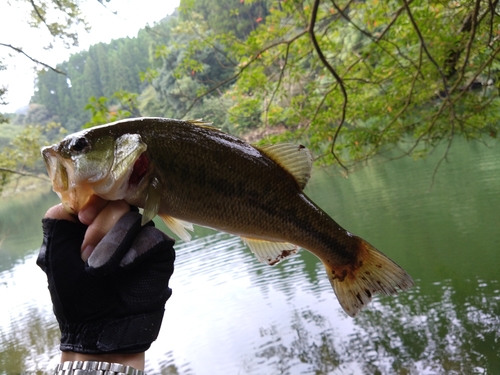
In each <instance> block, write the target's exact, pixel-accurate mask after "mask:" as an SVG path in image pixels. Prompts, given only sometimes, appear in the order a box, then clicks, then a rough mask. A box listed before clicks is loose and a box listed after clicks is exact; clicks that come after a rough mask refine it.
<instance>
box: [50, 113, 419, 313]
mask: <svg viewBox="0 0 500 375" xmlns="http://www.w3.org/2000/svg"><path fill="white" fill-rule="evenodd" d="M42 155H43V158H44V160H45V163H46V166H47V171H48V174H49V177H50V178H51V180H52V184H53V189H54V191H55V192H56V193H57V194H58V195H59V196H60V198H61V201H62V203H63V204H64V206H65V207H66V209H67V210H68V211H69V212H74V213H76V212H78V211H79V210H80V209H81V208H82V207H83V206H84V205H85V203H86V202H87V201H88V199H89V198H90V197H91V195H93V194H96V195H98V196H100V197H102V198H104V199H108V200H118V199H124V200H125V201H127V202H128V203H129V204H131V205H135V206H138V207H141V208H143V209H144V213H143V215H144V216H143V220H144V222H147V221H149V220H150V219H152V218H153V217H154V216H155V215H159V216H160V217H161V218H162V219H163V221H164V222H165V224H166V225H167V226H168V227H169V228H170V229H171V230H172V231H173V232H174V233H175V234H177V235H178V236H179V237H180V238H182V239H184V240H189V239H190V235H189V232H188V230H191V229H192V224H193V223H194V224H197V225H202V226H207V227H211V228H214V229H217V230H220V231H224V232H228V233H231V234H234V235H237V236H240V237H241V238H242V239H243V240H244V242H245V243H246V244H247V245H248V246H249V248H250V249H251V250H252V252H253V253H254V254H255V255H256V256H257V258H258V259H259V260H260V261H261V262H264V263H268V264H270V265H273V264H276V263H277V262H279V261H281V260H282V259H284V258H286V257H288V256H290V255H292V254H294V253H296V252H297V251H298V249H299V248H304V249H306V250H308V251H310V252H312V253H313V254H315V255H316V256H317V257H318V258H319V259H320V260H321V261H322V262H323V264H324V266H325V269H326V273H327V276H328V279H329V280H330V282H331V284H332V287H333V290H334V291H335V294H336V295H337V298H338V300H339V302H340V304H341V306H342V308H343V309H344V311H345V312H346V313H347V314H348V315H350V316H355V315H356V314H357V313H358V312H359V310H360V309H361V308H363V307H364V306H366V305H367V304H368V303H369V302H370V301H371V299H372V296H373V295H374V294H376V293H382V294H386V295H389V294H395V293H397V292H398V290H405V289H407V288H409V287H411V286H412V285H413V280H412V278H411V277H410V276H409V275H408V274H407V273H406V272H405V271H404V270H403V269H402V268H401V267H399V266H398V265H397V264H396V263H394V262H393V261H392V260H390V259H389V258H388V257H386V256H385V255H384V254H382V253H381V252H380V251H378V250H377V249H375V248H374V247H373V246H372V245H370V244H369V243H368V242H366V241H365V240H363V239H361V238H359V237H357V236H355V235H353V234H352V233H350V232H348V231H347V230H345V229H343V228H342V227H341V226H340V225H339V224H337V223H336V222H335V221H334V220H333V219H332V218H331V217H330V216H328V215H327V214H326V213H325V212H324V211H323V210H321V208H319V207H318V206H317V205H316V204H314V202H312V201H311V200H310V199H309V198H308V197H307V196H306V195H305V194H304V192H303V189H304V187H305V186H306V184H307V181H308V179H309V177H310V172H311V167H312V155H311V153H310V152H309V151H308V150H307V149H306V148H305V147H303V146H297V145H292V144H280V145H273V146H265V147H255V146H252V145H250V144H248V143H247V142H244V141H242V140H240V139H239V138H236V137H234V136H231V135H229V134H226V133H224V132H222V131H220V130H217V129H216V128H214V127H212V126H210V125H209V124H205V123H202V122H200V121H181V120H172V119H163V118H139V119H127V120H122V121H118V122H115V123H111V124H107V125H103V126H98V127H95V128H91V129H88V130H83V131H80V132H78V133H74V134H71V135H69V136H67V137H65V138H64V139H63V140H62V141H61V142H59V143H58V144H55V145H52V146H49V147H45V148H44V149H43V150H42Z"/></svg>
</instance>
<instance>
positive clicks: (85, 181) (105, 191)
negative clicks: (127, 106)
mask: <svg viewBox="0 0 500 375" xmlns="http://www.w3.org/2000/svg"><path fill="white" fill-rule="evenodd" d="M88 134H89V133H87V134H86V133H76V134H75V135H72V136H71V137H67V138H65V139H63V140H62V141H61V142H60V143H58V144H55V145H52V146H48V147H45V148H43V149H42V156H43V159H44V161H45V166H46V168H47V172H48V175H49V177H50V179H51V181H52V186H53V190H54V192H56V193H57V195H58V196H59V198H60V199H61V202H62V204H63V206H64V207H65V209H66V211H67V212H69V213H71V214H76V213H78V212H79V211H80V210H81V209H82V208H83V207H84V206H85V204H86V203H87V202H88V200H89V199H90V197H91V196H92V195H98V196H100V197H101V198H104V199H106V200H119V199H124V198H125V196H126V194H127V191H128V189H129V181H130V179H131V177H132V176H133V174H134V172H135V168H134V165H135V163H136V161H137V160H139V159H141V163H142V164H144V161H143V160H144V158H145V157H143V158H141V155H143V154H144V153H145V151H146V149H147V146H146V144H145V143H144V142H142V140H141V137H140V136H139V135H138V134H124V135H122V136H120V137H118V138H117V139H110V138H109V137H108V139H103V138H100V139H97V140H92V139H91V137H90V136H88ZM84 137H87V139H86V142H88V144H89V145H91V146H92V147H89V148H90V150H87V151H85V152H78V151H75V150H72V149H71V147H72V145H73V144H75V143H76V141H75V139H77V140H78V139H82V138H84ZM92 141H94V142H92ZM146 160H147V158H146ZM142 174H144V173H143V172H142ZM134 178H137V176H134Z"/></svg>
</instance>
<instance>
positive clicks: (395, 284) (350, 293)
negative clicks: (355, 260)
mask: <svg viewBox="0 0 500 375" xmlns="http://www.w3.org/2000/svg"><path fill="white" fill-rule="evenodd" d="M360 241H361V244H360V246H361V251H360V260H361V261H360V267H358V268H356V269H355V270H351V271H350V272H347V274H344V276H345V277H342V278H339V277H338V276H335V274H337V275H338V274H339V273H338V272H337V273H335V272H333V270H332V269H331V268H330V267H328V265H326V264H325V268H326V272H327V274H328V279H329V280H330V283H331V284H332V287H333V290H334V291H335V294H336V295H337V298H338V300H339V302H340V305H341V306H342V308H343V309H344V311H345V312H346V313H347V314H348V315H349V316H351V317H354V316H356V314H357V313H358V312H359V311H360V310H361V309H362V308H364V307H365V306H366V305H367V304H368V303H369V302H370V301H371V299H372V296H373V295H374V294H377V293H381V294H385V295H391V294H396V293H398V292H399V291H401V290H406V289H408V288H410V287H412V286H413V285H414V282H413V279H412V278H411V276H410V275H408V274H407V273H406V271H405V270H403V269H402V268H401V267H399V266H398V265H397V264H396V263H394V262H393V261H392V260H390V259H389V258H388V257H386V256H385V255H384V254H382V253H381V252H380V251H378V250H377V249H376V248H374V247H373V246H372V245H370V244H369V243H368V242H366V241H364V240H362V239H360Z"/></svg>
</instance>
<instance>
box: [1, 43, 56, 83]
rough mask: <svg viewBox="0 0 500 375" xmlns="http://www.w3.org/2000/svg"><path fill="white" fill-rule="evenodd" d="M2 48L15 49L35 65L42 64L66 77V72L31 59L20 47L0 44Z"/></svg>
mask: <svg viewBox="0 0 500 375" xmlns="http://www.w3.org/2000/svg"><path fill="white" fill-rule="evenodd" d="M0 46H3V47H7V48H10V49H13V50H14V51H16V52H17V53H20V54H22V55H24V56H26V57H27V58H28V59H30V60H31V61H33V62H34V63H36V64H40V65H42V66H44V67H46V68H49V69H50V70H52V71H54V72H56V73H59V74H64V75H66V72H63V71H62V70H59V69H57V68H54V67H52V66H50V65H47V64H45V63H44V62H41V61H39V60H37V59H35V58H33V57H31V56H30V55H28V54H27V53H26V52H24V51H23V50H22V49H21V48H18V47H14V46H13V45H12V44H6V43H0Z"/></svg>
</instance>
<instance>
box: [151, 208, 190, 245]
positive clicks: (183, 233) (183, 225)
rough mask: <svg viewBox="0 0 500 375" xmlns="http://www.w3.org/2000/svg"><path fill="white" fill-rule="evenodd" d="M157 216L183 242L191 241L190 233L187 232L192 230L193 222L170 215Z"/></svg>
mask: <svg viewBox="0 0 500 375" xmlns="http://www.w3.org/2000/svg"><path fill="white" fill-rule="evenodd" d="M158 216H159V217H160V218H161V219H162V220H163V222H164V223H165V225H166V226H167V227H168V228H169V229H170V230H171V231H172V232H173V233H174V234H176V235H177V236H179V238H180V239H181V240H183V241H184V242H189V241H191V234H190V233H189V232H188V230H189V231H193V224H191V223H188V222H187V221H184V220H180V219H175V218H173V217H172V216H168V215H164V214H158Z"/></svg>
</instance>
